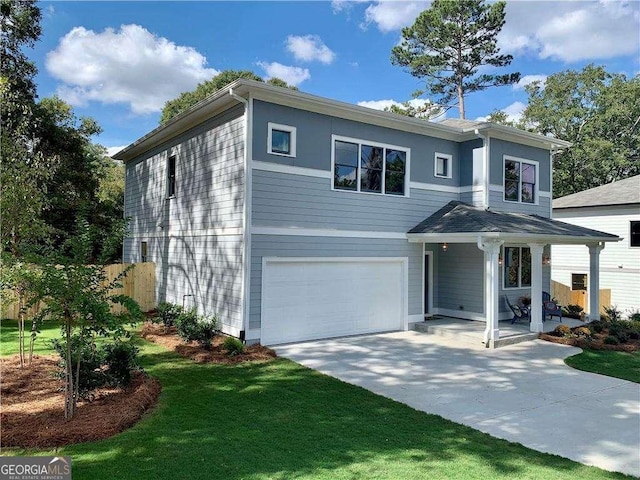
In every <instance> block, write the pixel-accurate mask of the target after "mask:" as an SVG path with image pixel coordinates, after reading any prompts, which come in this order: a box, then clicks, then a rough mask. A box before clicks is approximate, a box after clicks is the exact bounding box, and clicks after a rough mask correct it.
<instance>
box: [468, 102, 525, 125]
mask: <svg viewBox="0 0 640 480" xmlns="http://www.w3.org/2000/svg"><path fill="white" fill-rule="evenodd" d="M525 108H527V105H526V104H524V103H522V102H513V103H512V104H511V105H508V106H507V107H505V108H503V109H501V111H503V112H504V113H506V114H507V120H509V121H511V122H519V121H520V120H521V119H522V114H523V112H524V109H525ZM487 118H488V117H478V118H476V120H478V121H479V122H486V121H487Z"/></svg>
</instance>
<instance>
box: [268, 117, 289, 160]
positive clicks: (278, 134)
mask: <svg viewBox="0 0 640 480" xmlns="http://www.w3.org/2000/svg"><path fill="white" fill-rule="evenodd" d="M268 128H269V131H268V134H267V153H270V154H272V155H282V156H285V157H295V156H296V127H291V126H289V125H280V124H278V123H271V122H269V125H268Z"/></svg>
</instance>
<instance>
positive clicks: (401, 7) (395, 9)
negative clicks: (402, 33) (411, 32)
mask: <svg viewBox="0 0 640 480" xmlns="http://www.w3.org/2000/svg"><path fill="white" fill-rule="evenodd" d="M428 7H429V2H426V1H418V2H407V1H391V0H387V1H377V2H373V3H372V4H371V5H369V6H368V7H367V9H366V10H365V12H364V19H365V24H364V26H365V27H366V26H367V25H369V24H371V23H375V24H376V25H377V27H378V30H380V31H381V32H385V33H386V32H391V31H394V30H400V29H401V28H403V27H408V26H410V25H413V22H414V21H415V19H416V18H417V17H418V14H420V12H422V11H423V10H425V9H426V8H428Z"/></svg>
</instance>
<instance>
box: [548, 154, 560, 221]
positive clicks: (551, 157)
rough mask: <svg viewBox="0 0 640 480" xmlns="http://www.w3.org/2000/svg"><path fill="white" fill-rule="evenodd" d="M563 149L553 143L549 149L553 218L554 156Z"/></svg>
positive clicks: (551, 214) (550, 205)
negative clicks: (555, 146)
mask: <svg viewBox="0 0 640 480" xmlns="http://www.w3.org/2000/svg"><path fill="white" fill-rule="evenodd" d="M561 150H562V149H560V148H554V146H553V144H551V150H549V190H550V191H551V200H550V202H549V218H553V157H554V156H555V154H556V153H558V152H560V151H561Z"/></svg>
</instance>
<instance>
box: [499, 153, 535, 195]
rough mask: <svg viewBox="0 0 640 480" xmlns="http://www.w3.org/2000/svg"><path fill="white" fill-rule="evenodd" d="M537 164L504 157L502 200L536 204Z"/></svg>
mask: <svg viewBox="0 0 640 480" xmlns="http://www.w3.org/2000/svg"><path fill="white" fill-rule="evenodd" d="M537 185H538V163H537V162H532V161H528V160H523V159H519V158H514V157H508V156H505V157H504V200H505V201H507V202H521V203H536V201H537V195H538V193H537V189H538V186H537Z"/></svg>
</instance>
